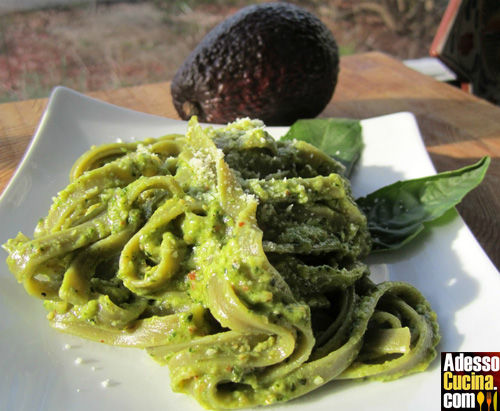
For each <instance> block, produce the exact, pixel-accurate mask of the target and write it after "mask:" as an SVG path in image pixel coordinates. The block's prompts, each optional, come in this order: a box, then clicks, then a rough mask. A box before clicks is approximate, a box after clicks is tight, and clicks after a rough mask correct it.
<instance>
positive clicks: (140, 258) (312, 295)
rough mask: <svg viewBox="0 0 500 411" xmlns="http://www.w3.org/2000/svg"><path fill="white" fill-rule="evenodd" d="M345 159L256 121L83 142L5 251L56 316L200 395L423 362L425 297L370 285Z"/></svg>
mask: <svg viewBox="0 0 500 411" xmlns="http://www.w3.org/2000/svg"><path fill="white" fill-rule="evenodd" d="M341 172H342V165H340V164H339V163H337V162H336V161H334V160H333V159H332V158H330V157H329V156H327V155H325V154H324V153H322V152H321V151H319V150H317V149H316V148H314V147H313V146H311V145H309V144H307V143H304V142H299V141H286V142H278V141H275V140H274V139H273V138H272V137H271V136H270V135H269V134H268V133H267V132H266V131H265V130H264V128H263V124H262V123H261V122H260V121H258V120H249V119H242V120H239V121H237V122H235V123H232V124H229V125H228V126H226V127H223V128H218V129H213V128H207V129H202V128H201V127H200V125H198V124H197V122H196V119H194V118H193V119H192V120H191V121H190V123H189V126H188V131H187V133H186V135H168V136H165V137H162V138H158V139H147V140H145V141H142V142H133V143H115V144H108V145H104V146H101V147H95V148H92V149H91V150H90V151H89V152H88V153H86V154H84V155H83V156H82V157H81V158H80V159H79V160H78V161H77V162H76V163H75V165H74V167H73V169H72V170H71V174H70V184H69V185H68V186H67V187H66V188H65V189H64V190H62V191H61V192H60V193H59V194H58V196H57V197H56V198H55V200H54V202H53V204H52V206H51V208H50V210H49V213H48V215H47V217H45V218H43V219H41V220H40V222H39V223H38V225H37V227H36V229H35V232H34V236H33V239H30V238H28V237H27V236H25V235H23V234H21V233H20V234H19V235H18V236H17V237H16V238H14V239H11V240H9V241H8V242H7V244H6V245H4V247H5V248H6V249H7V250H8V252H9V257H8V265H9V268H10V269H11V271H12V272H13V273H14V275H15V276H16V278H17V280H18V281H19V282H21V283H22V284H23V285H24V287H25V289H26V291H27V292H28V293H29V294H31V295H33V296H36V297H40V298H42V299H44V304H45V306H46V308H47V309H48V311H49V314H48V318H49V320H50V324H51V325H52V326H53V327H54V328H56V329H58V330H61V331H64V332H68V333H71V334H75V335H78V336H81V337H83V338H87V339H90V340H94V341H100V342H104V343H107V344H112V345H117V346H126V347H138V348H144V349H146V350H147V351H148V353H149V354H150V355H151V357H152V358H154V359H155V360H156V361H158V362H159V363H161V364H166V365H168V367H169V368H170V371H171V372H170V375H171V382H172V388H173V389H174V390H175V391H178V392H185V393H188V394H191V395H192V396H194V397H195V398H196V399H197V400H198V401H199V402H200V403H201V404H202V405H203V406H205V407H209V408H241V407H248V406H253V405H264V404H271V403H274V402H278V401H287V400H289V399H292V398H295V397H298V396H301V395H303V394H305V393H307V392H309V391H312V390H314V389H316V388H318V387H319V386H322V385H323V384H326V383H327V382H329V381H331V380H340V379H366V378H369V379H379V380H391V379H395V378H398V377H401V376H403V375H406V374H409V373H413V372H417V371H421V370H424V369H425V368H426V367H427V366H428V364H429V363H430V361H431V360H432V359H433V358H434V357H435V355H436V352H435V349H434V347H435V345H436V344H437V342H438V340H439V335H438V326H437V322H436V316H435V314H434V312H433V311H432V310H431V308H430V306H429V304H428V303H427V301H426V300H425V299H424V297H423V296H422V295H421V294H420V293H419V292H418V291H417V290H416V289H415V288H413V287H412V286H410V285H408V284H405V283H400V282H385V283H381V284H377V285H376V284H374V283H373V282H372V281H370V279H369V272H368V268H367V267H366V265H365V264H363V263H362V262H361V258H362V257H364V256H366V255H367V254H368V253H369V250H370V236H369V233H368V230H367V226H366V218H365V217H364V215H363V214H362V213H361V212H360V210H359V209H358V207H357V206H356V204H355V202H354V201H353V199H352V196H351V194H350V185H349V182H348V181H347V180H346V179H345V178H344V177H342V175H341Z"/></svg>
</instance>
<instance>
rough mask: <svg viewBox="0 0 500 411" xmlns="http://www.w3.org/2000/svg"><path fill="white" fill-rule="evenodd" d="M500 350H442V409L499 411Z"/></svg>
mask: <svg viewBox="0 0 500 411" xmlns="http://www.w3.org/2000/svg"><path fill="white" fill-rule="evenodd" d="M499 385H500V353H498V352H442V353H441V408H442V409H443V410H484V411H497V401H498V394H497V387H498V386H499Z"/></svg>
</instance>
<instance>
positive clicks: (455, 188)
mask: <svg viewBox="0 0 500 411" xmlns="http://www.w3.org/2000/svg"><path fill="white" fill-rule="evenodd" d="M489 164H490V158H489V157H484V158H482V159H481V160H480V161H479V162H477V163H476V164H473V165H470V166H467V167H464V168H461V169H459V170H455V171H447V172H443V173H439V174H436V175H433V176H429V177H424V178H418V179H414V180H406V181H398V182H396V183H394V184H391V185H388V186H386V187H383V188H381V189H379V190H377V191H375V192H373V193H371V194H369V195H367V196H366V197H362V198H358V199H357V200H356V202H357V204H358V205H359V207H360V208H361V210H362V211H363V212H364V213H365V214H366V217H367V219H368V229H369V230H370V234H371V236H372V240H373V251H383V250H391V249H397V248H399V247H401V246H403V245H404V244H406V243H408V242H409V241H410V240H412V239H413V238H414V237H416V236H417V234H418V233H420V232H421V231H422V230H423V229H424V227H425V226H426V225H427V224H428V223H430V222H431V221H433V220H435V219H437V218H438V217H440V216H442V215H443V214H444V213H445V212H446V211H448V210H449V209H451V208H452V207H454V206H455V205H457V204H458V203H459V202H460V201H461V200H462V198H463V197H464V196H465V195H466V194H467V193H468V192H469V191H471V190H472V189H473V188H475V187H476V186H477V185H479V183H480V182H481V181H482V180H483V178H484V176H485V174H486V170H487V169H488V166H489Z"/></svg>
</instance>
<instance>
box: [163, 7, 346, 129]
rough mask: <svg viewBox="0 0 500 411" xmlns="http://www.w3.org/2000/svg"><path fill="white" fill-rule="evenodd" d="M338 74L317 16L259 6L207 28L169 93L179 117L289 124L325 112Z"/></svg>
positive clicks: (332, 47) (334, 52) (333, 51)
mask: <svg viewBox="0 0 500 411" xmlns="http://www.w3.org/2000/svg"><path fill="white" fill-rule="evenodd" d="M338 72H339V55H338V47H337V44H336V42H335V39H334V37H333V35H332V33H331V32H330V30H329V29H328V28H327V27H326V26H325V25H324V24H323V23H322V22H321V21H320V20H319V19H318V18H317V17H316V16H314V15H313V14H311V13H310V12H308V11H307V10H305V9H303V8H300V7H298V6H295V5H292V4H289V3H263V4H257V5H252V6H248V7H245V8H243V9H241V10H239V11H238V12H236V13H235V14H234V15H232V16H230V17H229V18H227V19H226V20H224V21H223V22H222V23H220V24H219V25H218V26H216V27H215V28H214V29H212V30H211V31H210V32H209V33H208V34H207V35H206V36H205V37H204V38H203V40H202V41H201V42H200V43H199V44H198V46H197V47H196V48H195V49H194V50H193V51H192V53H191V54H190V55H189V56H188V57H187V59H186V60H185V61H184V63H183V64H182V65H181V66H180V68H179V69H178V71H177V73H176V74H175V76H174V78H173V80H172V83H171V93H172V98H173V103H174V106H175V108H176V110H177V112H178V113H179V115H180V117H181V118H183V119H188V118H190V117H191V116H192V115H197V116H198V119H199V120H200V121H203V122H208V123H227V122H230V121H234V120H236V119H237V118H242V117H251V118H259V119H261V120H263V121H264V122H265V123H266V124H267V125H289V124H292V123H293V122H294V121H295V120H297V119H299V118H310V117H315V116H317V115H318V114H319V113H320V112H321V111H322V110H323V109H324V108H325V106H326V105H327V104H328V102H329V101H330V99H331V97H332V95H333V92H334V89H335V86H336V84H337V78H338Z"/></svg>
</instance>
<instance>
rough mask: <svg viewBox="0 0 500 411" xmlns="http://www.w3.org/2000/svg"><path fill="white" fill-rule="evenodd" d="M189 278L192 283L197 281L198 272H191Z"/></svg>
mask: <svg viewBox="0 0 500 411" xmlns="http://www.w3.org/2000/svg"><path fill="white" fill-rule="evenodd" d="M188 278H189V279H190V280H191V281H194V280H196V271H191V272H190V273H189V274H188Z"/></svg>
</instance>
